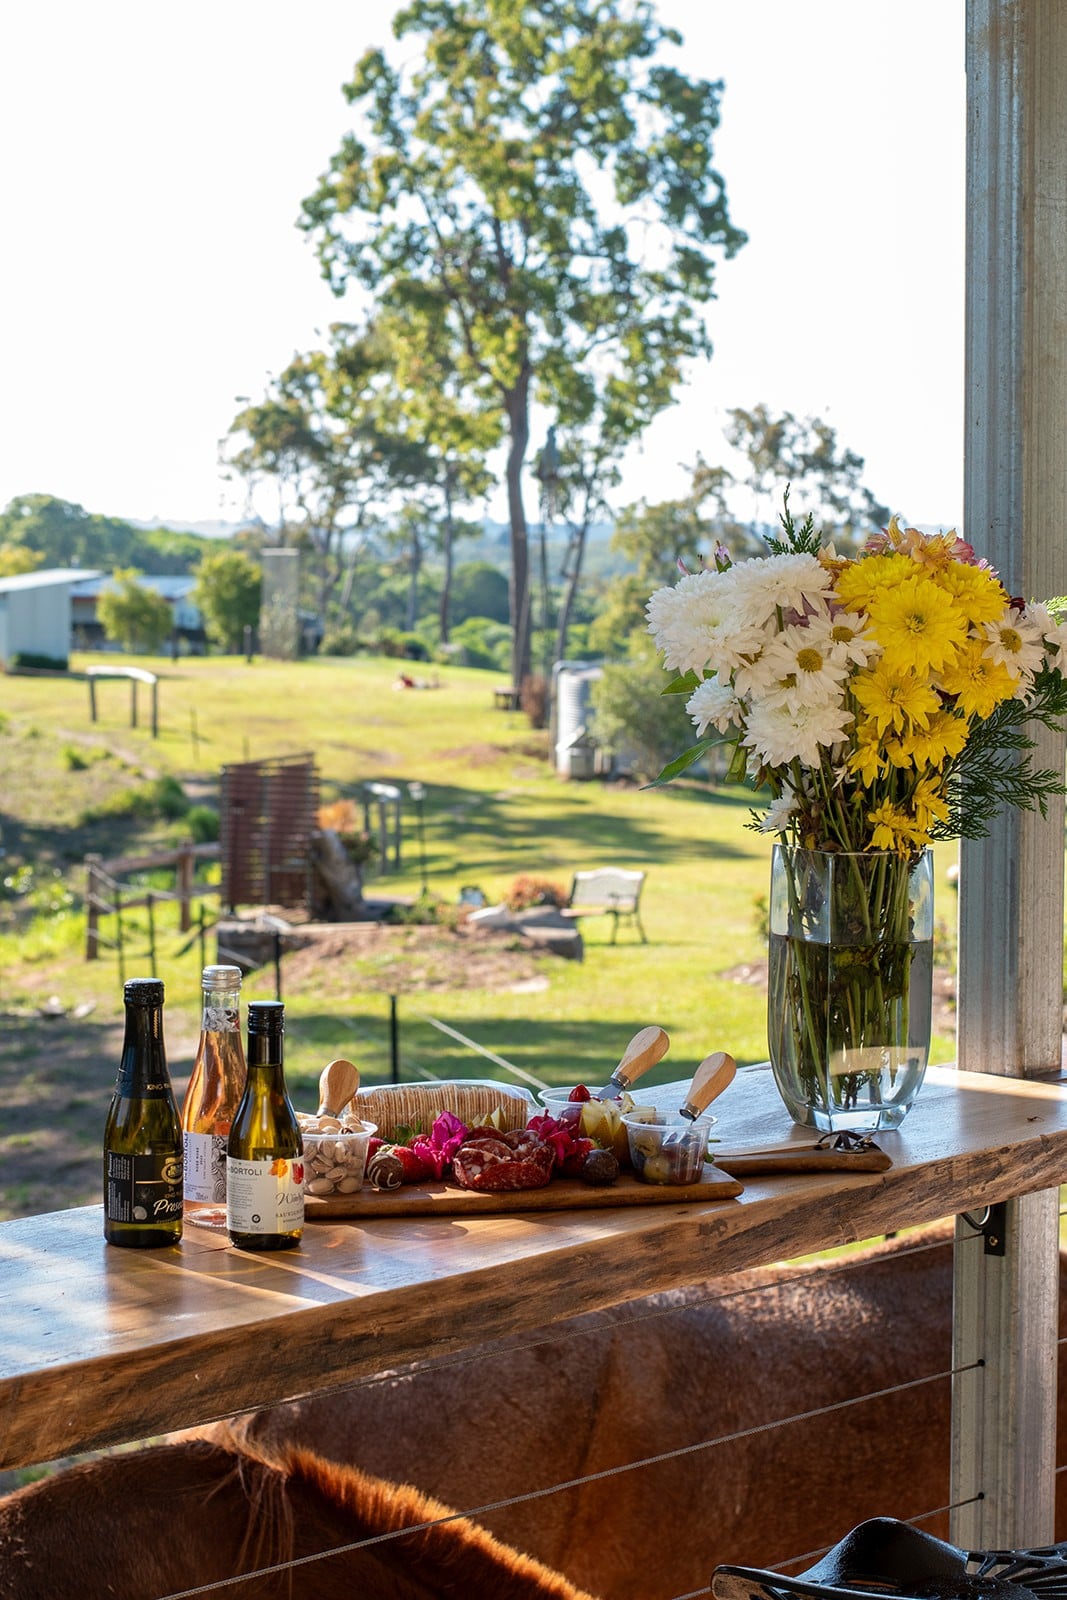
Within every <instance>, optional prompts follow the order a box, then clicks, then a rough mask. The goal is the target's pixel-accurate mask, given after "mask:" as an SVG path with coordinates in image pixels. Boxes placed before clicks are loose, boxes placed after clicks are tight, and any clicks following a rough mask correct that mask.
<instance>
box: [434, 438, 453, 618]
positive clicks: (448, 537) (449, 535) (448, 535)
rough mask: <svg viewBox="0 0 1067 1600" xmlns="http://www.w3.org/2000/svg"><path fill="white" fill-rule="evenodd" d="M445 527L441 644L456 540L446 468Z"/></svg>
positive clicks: (449, 605)
mask: <svg viewBox="0 0 1067 1600" xmlns="http://www.w3.org/2000/svg"><path fill="white" fill-rule="evenodd" d="M444 489H445V526H444V538H443V541H442V546H441V553H442V555H443V556H444V563H445V570H444V576H443V578H442V580H441V599H440V603H439V605H438V610H437V621H438V635H439V642H440V643H441V644H447V643H448V629H449V612H450V610H451V608H452V545H453V541H454V538H455V514H454V512H453V509H452V468H451V467H450V466H446V467H445V485H444Z"/></svg>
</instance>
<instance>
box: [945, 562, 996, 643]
mask: <svg viewBox="0 0 1067 1600" xmlns="http://www.w3.org/2000/svg"><path fill="white" fill-rule="evenodd" d="M937 582H938V584H939V585H940V587H941V588H942V589H943V590H944V592H945V593H946V594H950V595H951V596H952V598H953V600H954V601H955V602H956V604H957V605H958V606H959V608H960V610H961V611H962V612H963V613H964V615H965V616H966V618H967V620H968V622H969V623H970V624H971V626H972V627H977V626H978V625H979V624H980V623H983V622H995V621H996V620H997V618H998V617H999V616H1001V615H1003V612H1004V607H1005V606H1006V605H1007V603H1008V596H1007V593H1006V591H1005V589H1004V585H1003V584H1002V583H1001V581H1000V579H999V578H998V577H997V575H996V573H995V572H991V571H990V570H989V568H988V567H970V566H967V565H966V564H965V563H964V562H962V561H953V562H951V563H950V564H949V565H948V566H947V567H945V568H944V569H943V570H942V571H940V572H939V573H938V574H937Z"/></svg>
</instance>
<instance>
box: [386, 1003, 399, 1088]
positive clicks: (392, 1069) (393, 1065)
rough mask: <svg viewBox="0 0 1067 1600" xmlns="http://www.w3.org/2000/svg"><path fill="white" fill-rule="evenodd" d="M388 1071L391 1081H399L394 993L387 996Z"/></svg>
mask: <svg viewBox="0 0 1067 1600" xmlns="http://www.w3.org/2000/svg"><path fill="white" fill-rule="evenodd" d="M389 1073H390V1079H391V1081H392V1082H393V1083H399V1082H400V1028H399V1025H398V1023H397V1015H396V995H395V994H391V995H390V996H389Z"/></svg>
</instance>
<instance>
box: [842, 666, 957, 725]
mask: <svg viewBox="0 0 1067 1600" xmlns="http://www.w3.org/2000/svg"><path fill="white" fill-rule="evenodd" d="M852 693H853V695H854V696H855V698H856V701H857V703H858V704H859V705H860V706H861V707H862V708H863V710H864V711H865V712H866V713H867V716H868V717H869V718H870V720H871V721H872V722H873V723H874V724H875V726H876V728H877V730H878V733H879V734H886V733H890V732H892V733H906V732H909V731H910V730H911V729H912V728H925V727H926V725H927V723H928V722H929V721H930V718H931V717H932V716H933V715H934V714H935V713H936V712H937V711H938V710H939V709H940V706H941V702H940V700H939V699H938V698H937V695H936V694H935V693H934V691H933V689H932V688H931V687H930V685H929V684H928V683H927V682H926V680H925V679H924V678H919V677H916V675H915V673H914V672H901V671H899V670H895V669H894V668H893V667H892V666H890V665H889V664H888V663H887V662H886V661H885V660H881V661H879V662H878V663H877V665H876V666H873V667H869V668H868V669H867V670H866V671H865V672H857V674H856V676H855V677H854V678H853V680H852Z"/></svg>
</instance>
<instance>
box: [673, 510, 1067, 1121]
mask: <svg viewBox="0 0 1067 1600" xmlns="http://www.w3.org/2000/svg"><path fill="white" fill-rule="evenodd" d="M781 523H782V529H783V533H784V538H782V539H771V540H768V548H769V552H770V553H769V554H768V555H767V556H763V557H757V558H754V559H751V560H746V561H739V562H737V563H733V562H731V560H730V557H729V555H728V553H727V552H726V551H725V550H724V549H723V548H722V547H721V546H720V547H719V548H718V549H717V550H716V552H715V558H714V565H713V566H712V567H710V568H708V569H706V570H704V571H701V572H695V573H685V575H684V576H683V577H682V578H681V580H680V581H679V582H678V583H677V584H676V585H675V586H674V587H673V588H666V589H660V590H658V591H657V592H656V593H655V594H653V595H652V597H651V599H650V601H649V604H648V619H649V629H650V632H651V633H652V635H653V637H654V639H655V641H656V644H657V646H658V648H659V649H660V650H661V651H662V653H663V657H664V665H665V666H666V667H668V668H672V669H674V670H675V671H676V673H677V676H676V677H675V679H674V681H673V682H672V683H671V684H670V685H669V687H668V690H667V692H668V693H675V694H678V693H682V694H685V695H687V696H688V699H687V710H688V711H689V714H690V716H691V717H692V719H693V722H694V723H695V725H696V728H697V732H698V734H699V738H698V740H697V741H696V743H695V744H694V745H693V746H692V747H691V748H690V749H689V750H687V751H686V752H685V753H684V754H683V755H681V756H679V757H678V758H677V759H676V760H675V761H673V762H671V763H670V764H669V765H668V766H667V767H665V768H664V770H663V772H662V773H661V774H660V777H659V779H658V780H657V782H660V783H663V782H668V781H669V780H670V779H671V778H674V777H676V776H677V775H678V774H679V773H680V772H683V771H684V770H685V769H686V768H687V767H689V766H690V765H692V763H693V762H694V761H696V760H698V759H699V758H700V756H701V755H702V754H703V753H704V751H705V750H706V749H707V748H708V747H709V745H711V744H713V743H719V742H723V741H730V742H732V744H733V747H734V749H733V757H732V761H731V765H730V778H731V780H732V781H741V780H747V781H748V782H749V783H750V784H751V785H752V786H753V787H754V788H755V789H757V790H762V791H765V793H766V794H767V795H768V797H769V802H770V803H769V805H768V808H767V810H766V812H765V813H763V814H761V815H755V814H754V819H753V826H754V827H758V828H759V829H761V830H762V831H764V832H767V833H773V834H777V836H778V843H777V845H776V847H775V871H774V876H773V877H772V888H771V929H770V939H771V952H770V965H769V977H768V1034H769V1046H770V1052H771V1062H772V1067H773V1068H774V1070H775V1076H776V1080H777V1082H778V1087H779V1089H780V1091H781V1092H782V1094H783V1098H784V1099H785V1101H786V1104H787V1106H788V1108H789V1110H790V1112H791V1114H792V1115H793V1116H794V1117H795V1118H796V1120H798V1121H801V1122H806V1123H809V1124H812V1125H814V1126H817V1127H822V1128H842V1127H854V1128H858V1127H871V1126H876V1127H886V1126H890V1127H892V1126H896V1125H897V1123H899V1121H900V1119H901V1118H902V1117H903V1115H904V1113H905V1112H906V1110H907V1109H908V1106H909V1105H910V1104H911V1102H912V1099H913V1098H914V1094H915V1093H916V1092H917V1088H918V1083H919V1082H921V1077H922V1072H923V1071H924V1070H925V1065H926V1049H927V1048H928V1044H929V1015H930V979H931V973H932V936H933V920H932V907H931V895H932V890H931V887H930V884H931V879H930V874H929V861H928V857H927V851H928V847H929V846H930V845H931V844H932V843H934V842H935V841H937V840H942V839H950V838H957V837H960V836H965V837H980V836H981V835H983V834H984V833H986V832H987V831H988V825H989V823H990V821H991V820H992V818H993V817H994V816H995V815H996V813H997V812H998V811H999V810H1000V809H1001V808H1002V807H1003V806H1018V807H1024V808H1033V807H1035V806H1036V807H1039V808H1040V809H1041V810H1042V812H1043V813H1044V810H1045V807H1046V802H1047V800H1048V798H1049V797H1050V796H1051V795H1054V794H1061V793H1063V790H1064V785H1063V772H1062V769H1061V770H1060V771H1058V772H1054V771H1044V770H1038V769H1035V767H1034V766H1033V762H1032V759H1031V757H1030V755H1029V752H1030V751H1031V750H1032V749H1033V748H1034V741H1033V740H1032V739H1031V738H1030V736H1029V734H1028V732H1027V723H1028V722H1030V721H1031V720H1034V721H1037V722H1039V723H1043V724H1044V725H1046V726H1048V727H1053V728H1056V729H1057V730H1059V731H1062V726H1063V719H1064V717H1065V716H1067V681H1065V677H1064V671H1063V667H1064V664H1065V663H1067V654H1065V652H1067V625H1065V624H1064V623H1063V622H1062V621H1060V620H1059V613H1060V608H1061V605H1062V603H1061V602H1051V603H1050V604H1049V605H1043V604H1035V603H1025V602H1024V601H1023V600H1021V599H1017V598H1013V597H1012V596H1010V595H1009V594H1008V592H1007V591H1006V589H1005V588H1004V586H1003V584H1002V583H1001V581H1000V579H999V577H998V576H997V574H996V573H995V572H994V571H993V569H992V568H991V567H990V566H989V565H988V563H987V562H985V561H983V560H979V559H978V558H977V557H976V555H975V552H974V550H973V549H972V548H971V546H970V545H969V544H967V543H966V542H965V541H964V540H963V539H961V538H959V537H958V536H957V535H956V534H955V533H954V532H949V533H941V534H933V535H927V534H923V533H921V532H919V531H918V530H917V529H915V528H907V527H903V526H901V524H900V523H899V522H898V520H897V519H896V518H893V519H892V520H891V521H890V524H889V526H888V528H886V529H885V530H884V531H883V532H881V533H879V534H876V535H875V536H874V537H873V538H871V539H870V540H868V542H867V544H866V545H865V546H864V547H863V548H862V549H861V550H860V552H859V553H858V555H856V556H855V557H850V556H844V555H838V554H837V552H836V551H835V549H834V547H833V545H832V544H830V545H826V546H823V545H822V544H821V540H820V536H819V535H818V533H817V532H816V530H815V528H814V524H813V521H812V518H811V517H808V518H807V519H806V521H805V522H804V523H803V524H802V525H801V526H799V527H798V526H797V525H796V523H795V521H794V519H793V517H792V516H791V514H790V511H789V498H788V493H787V495H786V498H785V510H784V513H783V515H782V518H781ZM924 1041H925V1042H924Z"/></svg>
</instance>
